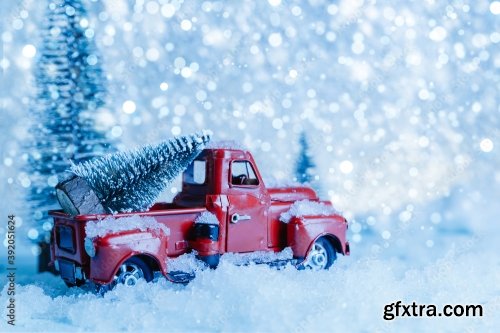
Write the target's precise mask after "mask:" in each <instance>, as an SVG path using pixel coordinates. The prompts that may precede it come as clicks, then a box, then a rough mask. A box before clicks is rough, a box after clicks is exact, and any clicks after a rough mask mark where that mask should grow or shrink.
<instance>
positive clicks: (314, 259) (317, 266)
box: [304, 243, 328, 271]
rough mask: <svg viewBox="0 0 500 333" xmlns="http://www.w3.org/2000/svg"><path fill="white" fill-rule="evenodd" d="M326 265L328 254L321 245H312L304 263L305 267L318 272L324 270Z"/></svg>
mask: <svg viewBox="0 0 500 333" xmlns="http://www.w3.org/2000/svg"><path fill="white" fill-rule="evenodd" d="M327 264H328V253H327V252H326V249H325V248H324V246H323V245H321V244H319V243H314V245H313V247H312V248H311V251H309V254H308V255H307V258H306V261H305V263H304V266H305V267H308V268H311V269H312V270H314V271H319V270H322V269H325V268H326V265H327Z"/></svg>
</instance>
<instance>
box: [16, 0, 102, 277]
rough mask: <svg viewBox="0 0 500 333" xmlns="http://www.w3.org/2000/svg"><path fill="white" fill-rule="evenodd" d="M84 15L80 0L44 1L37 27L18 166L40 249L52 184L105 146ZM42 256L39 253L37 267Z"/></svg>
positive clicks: (98, 72) (94, 58) (97, 74)
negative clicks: (32, 92) (97, 123)
mask: <svg viewBox="0 0 500 333" xmlns="http://www.w3.org/2000/svg"><path fill="white" fill-rule="evenodd" d="M86 17H87V13H86V10H85V8H84V7H83V5H82V2H81V1H80V0H49V4H48V7H47V11H46V16H45V18H44V23H43V29H42V30H41V37H42V43H41V45H40V46H39V47H38V57H37V61H36V64H35V70H34V75H35V82H36V98H34V99H33V100H32V101H31V115H32V126H31V128H30V133H31V135H32V137H33V139H32V140H31V141H30V142H29V143H28V144H26V146H25V149H26V151H27V154H26V155H25V156H26V157H27V161H26V162H27V163H26V166H25V168H24V169H25V171H26V172H27V174H28V175H29V177H30V187H29V191H28V193H27V202H28V206H29V207H28V208H29V215H28V216H27V217H26V218H27V223H30V224H32V225H33V228H34V229H35V230H36V233H37V234H38V235H39V237H38V239H35V241H39V242H40V245H41V246H42V252H43V251H44V250H46V249H47V246H46V245H45V243H47V242H48V241H49V237H50V233H49V231H50V230H51V228H52V221H51V219H49V218H48V216H47V211H48V210H49V209H54V208H58V204H57V200H56V197H55V192H54V186H55V185H56V184H57V183H58V181H59V180H60V179H58V178H60V175H61V174H62V173H63V172H64V171H66V170H67V169H69V167H70V162H69V161H70V160H73V161H75V162H79V161H84V160H87V159H90V158H92V157H94V156H98V155H102V154H103V153H104V152H105V151H109V150H110V149H111V146H110V143H109V141H108V140H107V139H106V137H105V135H104V134H103V133H102V132H100V131H97V130H96V129H95V127H94V119H95V116H96V112H97V111H98V109H99V108H101V107H102V106H103V105H104V99H105V92H106V91H105V87H104V81H105V78H104V75H103V72H102V69H101V67H100V65H101V60H100V57H99V55H98V54H97V50H96V47H95V44H94V41H93V30H92V29H90V28H88V27H87V25H88V22H89V21H88V19H86ZM31 234H32V235H33V232H31ZM32 238H35V237H32ZM42 255H44V253H42ZM45 256H46V253H45ZM44 260H46V258H45V259H42V258H40V264H39V266H40V268H41V269H42V270H43V266H44V264H45V263H44V262H42V261H44Z"/></svg>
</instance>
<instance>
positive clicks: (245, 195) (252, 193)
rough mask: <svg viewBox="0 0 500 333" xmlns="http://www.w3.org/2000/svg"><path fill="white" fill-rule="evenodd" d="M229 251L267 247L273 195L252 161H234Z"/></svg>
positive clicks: (232, 165) (247, 250)
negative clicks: (270, 205) (269, 214)
mask: <svg viewBox="0 0 500 333" xmlns="http://www.w3.org/2000/svg"><path fill="white" fill-rule="evenodd" d="M229 187H230V191H229V195H228V199H229V209H228V214H227V219H228V221H227V228H228V232H227V238H226V249H227V252H250V251H258V250H265V249H267V217H268V214H267V212H268V209H269V204H270V200H269V196H268V195H267V193H266V191H265V188H264V184H263V183H262V181H261V180H260V179H259V178H258V177H257V174H256V172H255V168H254V167H253V165H252V163H251V162H250V161H248V160H235V161H232V162H231V166H230V170H229Z"/></svg>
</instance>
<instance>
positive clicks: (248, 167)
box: [231, 161, 259, 185]
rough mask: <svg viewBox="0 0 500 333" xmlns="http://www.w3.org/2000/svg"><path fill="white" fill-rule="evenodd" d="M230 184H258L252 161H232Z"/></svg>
mask: <svg viewBox="0 0 500 333" xmlns="http://www.w3.org/2000/svg"><path fill="white" fill-rule="evenodd" d="M231 184H233V185H259V179H258V178H257V176H256V175H255V171H254V169H253V166H252V163H250V162H249V161H234V162H233V163H232V164H231Z"/></svg>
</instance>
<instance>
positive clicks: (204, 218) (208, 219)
mask: <svg viewBox="0 0 500 333" xmlns="http://www.w3.org/2000/svg"><path fill="white" fill-rule="evenodd" d="M194 223H200V224H214V225H219V220H218V219H217V216H215V215H214V214H212V213H210V212H203V213H201V214H200V216H198V217H197V218H196V220H194Z"/></svg>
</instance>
